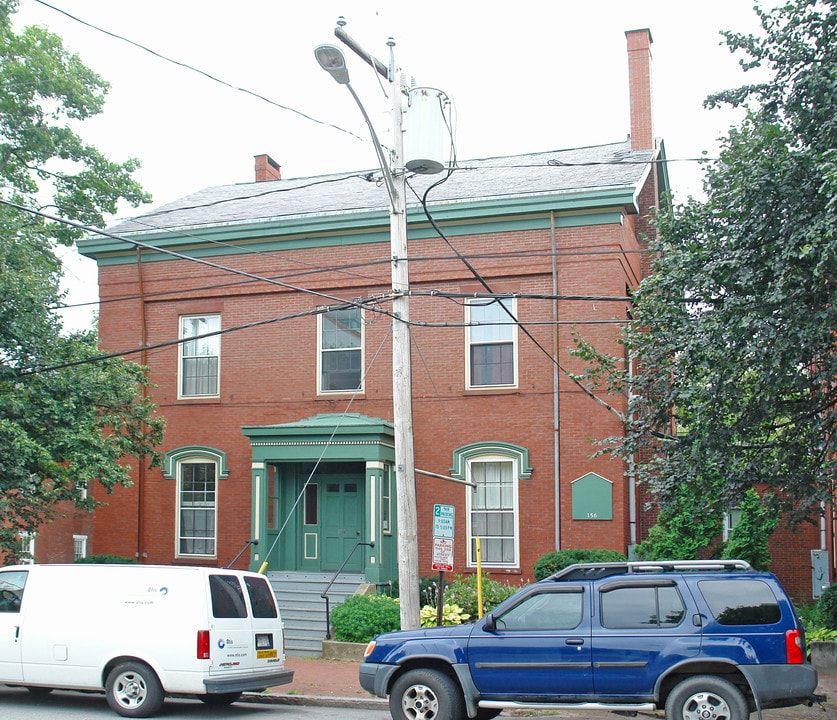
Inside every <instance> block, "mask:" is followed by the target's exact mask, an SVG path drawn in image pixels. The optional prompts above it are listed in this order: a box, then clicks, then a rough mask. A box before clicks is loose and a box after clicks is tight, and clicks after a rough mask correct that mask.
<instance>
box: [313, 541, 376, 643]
mask: <svg viewBox="0 0 837 720" xmlns="http://www.w3.org/2000/svg"><path fill="white" fill-rule="evenodd" d="M361 545H367V546H368V547H371V548H373V547H375V543H374V542H364V541H363V540H358V541H357V542H356V543H355V546H354V547H353V548H352V549H351V550H349V554H348V555H346V559H345V560H343V562H342V563H341V565H340V567H339V568H337V572H336V573H334V577H333V578H331V580H330V581H329V583H328V585H326V589H325V590H323V592H322V594H321V595H320V597H321V598H322V599H323V600H325V604H326V634H325V639H326V640H331V609H330V607H329V603H328V591H329V590H331V586H332V585H334V583H335V582H336V581H337V578H338V577H339V576H340V573H341V572H343V568H344V567H346V563H347V562H349V559H350V558H351V557H352V555H354V553H355V550H357V549H358V548H359V547H360V546H361Z"/></svg>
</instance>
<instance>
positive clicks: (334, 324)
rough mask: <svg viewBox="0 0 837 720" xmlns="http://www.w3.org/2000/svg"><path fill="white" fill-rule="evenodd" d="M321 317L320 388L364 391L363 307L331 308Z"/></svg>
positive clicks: (326, 390)
mask: <svg viewBox="0 0 837 720" xmlns="http://www.w3.org/2000/svg"><path fill="white" fill-rule="evenodd" d="M318 317H319V321H318V322H319V330H320V352H319V363H318V365H319V371H320V372H319V376H320V378H319V391H320V392H321V393H330V392H351V391H354V390H362V389H363V388H362V385H361V384H362V368H363V317H362V314H361V311H360V308H357V307H353V308H346V309H343V310H331V311H329V312H326V313H321V314H320V315H319V316H318Z"/></svg>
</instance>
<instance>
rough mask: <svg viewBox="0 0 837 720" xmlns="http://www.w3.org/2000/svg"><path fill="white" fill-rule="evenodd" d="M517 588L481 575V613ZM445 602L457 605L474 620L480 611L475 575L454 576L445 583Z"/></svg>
mask: <svg viewBox="0 0 837 720" xmlns="http://www.w3.org/2000/svg"><path fill="white" fill-rule="evenodd" d="M518 590H519V588H517V587H514V586H512V585H508V584H506V583H502V582H500V581H499V580H491V579H490V578H489V577H488V576H487V575H485V574H483V576H482V611H483V614H484V613H487V612H488V611H489V610H492V609H493V608H495V607H497V605H499V604H500V603H501V602H503V600H505V599H506V598H508V597H511V596H512V595H514V593H516V592H517V591H518ZM445 604H450V605H458V606H459V607H460V608H461V609H462V612H465V613H468V615H469V616H470V617H471V618H472V619H474V620H476V619H477V618H478V617H479V615H480V613H479V607H478V604H477V575H476V573H475V574H473V575H467V576H465V577H463V576H462V575H456V576H454V579H453V581H452V582H451V583H450V584H449V585H445Z"/></svg>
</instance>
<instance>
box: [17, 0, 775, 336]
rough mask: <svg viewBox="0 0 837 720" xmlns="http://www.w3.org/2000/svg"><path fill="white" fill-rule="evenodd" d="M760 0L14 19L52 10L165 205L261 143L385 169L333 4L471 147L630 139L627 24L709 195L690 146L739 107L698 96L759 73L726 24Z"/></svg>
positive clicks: (680, 154)
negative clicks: (324, 48) (102, 88)
mask: <svg viewBox="0 0 837 720" xmlns="http://www.w3.org/2000/svg"><path fill="white" fill-rule="evenodd" d="M754 2H755V0H703V1H702V2H700V3H690V2H685V0H587V2H577V1H576V0H551V1H550V2H546V1H544V0H517V2H514V3H507V4H505V5H502V6H500V7H499V8H498V9H492V8H490V6H489V4H488V3H486V2H484V1H480V2H477V1H472V0H444V1H443V0H423V2H420V3H419V2H415V3H406V2H399V3H395V2H392V0H389V1H387V2H384V1H383V0H341V1H340V2H337V1H335V0H308V1H307V2H290V0H237V2H234V3H231V2H229V1H226V2H220V1H219V0H142V1H139V0H133V1H131V0H49V3H48V4H49V5H51V6H52V7H53V8H59V9H60V10H62V11H64V12H65V13H68V14H70V15H72V16H74V17H75V18H77V20H74V19H72V18H70V17H67V15H65V14H62V13H61V12H58V11H56V10H55V9H52V8H51V7H49V6H48V5H47V4H45V3H42V2H37V0H20V11H19V12H18V14H17V15H16V18H15V24H16V25H17V26H18V27H19V26H21V25H23V24H39V25H46V26H47V27H49V28H50V29H51V30H52V31H54V32H55V33H57V34H58V35H60V36H61V37H63V38H64V41H65V46H66V47H67V48H68V49H69V50H70V51H72V52H76V53H78V54H79V55H80V56H81V58H82V60H83V61H84V62H85V63H86V64H87V65H88V66H89V67H91V68H92V69H93V70H95V71H96V72H98V73H99V74H100V75H102V76H103V77H104V78H105V79H106V80H108V81H109V82H110V83H111V90H110V92H109V95H108V102H107V104H106V107H105V111H104V113H102V114H101V115H100V116H98V117H96V118H94V119H92V120H89V121H86V122H85V123H84V125H83V126H82V127H81V129H80V131H81V133H82V134H83V136H84V137H85V138H86V139H87V140H89V141H91V142H93V143H94V144H95V145H96V146H97V147H99V148H100V149H101V150H102V151H103V152H105V153H106V154H107V155H108V156H109V157H110V158H111V159H112V160H116V161H123V160H125V159H126V158H128V157H135V158H138V159H139V160H140V161H141V162H142V168H141V169H140V170H139V171H138V172H137V173H136V177H137V178H138V180H139V181H140V182H141V183H142V185H143V186H144V187H145V189H146V190H147V191H148V192H150V193H151V194H152V196H153V198H154V204H155V205H160V204H164V203H166V202H170V201H172V200H175V199H177V198H179V197H182V196H184V195H186V194H188V193H191V192H194V191H196V190H199V189H202V188H205V187H210V186H215V185H224V184H229V183H241V182H251V181H252V180H253V156H254V155H259V154H262V153H267V154H269V155H270V156H271V157H273V158H274V159H275V160H276V161H277V162H278V163H279V164H280V165H281V166H282V175H283V177H285V178H290V177H305V176H310V175H319V174H325V173H332V172H342V171H346V170H358V169H367V168H374V167H376V159H375V155H374V151H373V149H372V145H371V143H370V141H369V140H368V132H367V130H366V129H365V126H364V124H363V119H362V116H361V114H360V112H359V111H358V109H357V107H356V105H355V104H354V102H353V101H352V99H351V97H350V95H349V93H348V92H347V91H346V90H345V89H344V88H341V87H339V86H338V85H337V84H336V83H335V82H334V81H333V80H332V79H331V78H330V77H329V76H328V75H327V74H326V73H325V72H324V71H323V70H322V69H321V68H320V67H319V65H318V64H317V62H316V60H315V59H314V48H315V47H316V46H317V45H319V44H324V43H327V44H335V45H340V42H339V41H338V40H337V39H336V38H335V37H334V34H333V31H334V27H335V24H336V20H337V18H338V17H339V16H340V15H343V16H345V18H346V20H347V25H346V30H347V32H348V33H349V34H350V35H352V36H353V37H354V38H355V39H356V40H357V41H358V42H359V43H360V44H361V45H362V46H363V47H364V48H365V49H366V50H367V51H369V52H370V53H372V54H373V55H375V56H376V57H378V58H380V59H381V60H383V61H384V62H387V61H388V57H389V48H388V47H387V39H388V38H389V37H392V38H393V39H394V40H395V43H396V44H395V48H394V52H395V60H396V64H397V65H398V66H400V67H401V68H402V70H403V71H404V72H405V73H406V74H407V75H408V76H412V77H414V78H415V82H416V84H417V85H419V86H428V87H433V88H437V89H440V90H442V91H443V92H444V93H446V94H447V95H448V96H449V97H450V99H451V101H452V102H453V106H454V111H455V118H456V128H455V130H456V138H455V140H456V154H457V157H458V158H459V159H461V160H468V159H475V158H485V157H494V156H501V155H515V154H520V153H527V152H538V151H544V150H557V149H562V148H571V147H581V146H586V145H598V144H603V143H610V142H618V141H621V140H624V139H625V137H626V136H627V134H628V132H629V125H630V118H629V110H628V69H627V48H626V40H625V31H626V30H634V29H638V28H649V29H650V31H651V35H652V38H653V41H654V42H653V44H652V47H651V51H652V56H653V64H652V73H653V94H654V113H655V134H656V135H657V136H658V137H660V138H662V139H663V140H664V141H665V145H666V153H667V156H668V158H669V160H671V161H672V163H671V165H670V168H669V175H670V179H671V183H672V187H673V189H674V191H675V194H676V196H677V197H678V198H680V199H685V198H686V196H687V195H690V194H691V195H696V194H700V188H701V171H700V169H699V167H698V165H697V163H695V162H694V161H693V159H694V158H697V157H699V156H701V154H702V153H704V152H708V153H709V155H710V156H713V154H714V152H715V149H716V147H717V146H716V139H717V138H718V137H719V136H721V135H723V134H724V133H725V132H726V130H727V128H728V127H729V126H730V125H732V124H734V123H736V122H737V121H738V119H739V116H738V115H736V114H735V113H733V112H731V111H727V110H724V111H719V110H711V111H710V110H704V109H703V107H702V103H703V100H704V99H705V97H706V96H707V95H708V94H710V93H712V92H715V91H718V90H722V89H726V88H730V87H737V86H739V85H742V84H744V83H745V82H749V81H750V80H751V77H750V76H749V75H745V74H744V73H743V72H742V70H741V69H740V67H739V65H738V60H739V57H738V56H734V55H731V54H730V52H729V50H728V49H727V48H726V47H725V46H724V45H723V44H722V38H721V36H720V31H721V30H735V31H739V32H755V31H757V29H758V19H757V17H756V14H755V13H754V12H753V9H752V7H753V4H754ZM775 4H776V3H775V2H771V1H768V2H764V3H762V5H767V6H773V5H775ZM79 20H80V21H83V22H84V23H89V24H88V25H85V24H83V23H82V22H79ZM91 25H93V26H96V28H99V29H95V28H93V27H90V26H91ZM102 30H104V31H108V32H109V33H112V34H113V35H118V36H122V37H123V38H125V39H127V40H130V41H132V42H133V43H136V44H138V45H142V46H145V47H146V48H148V49H150V50H153V51H154V52H156V53H158V54H159V55H160V56H164V57H165V58H169V59H170V60H174V61H177V62H179V63H182V64H183V65H187V66H191V68H194V69H189V68H187V67H183V66H182V65H176V64H173V63H172V62H170V61H168V60H166V59H163V58H161V57H159V56H156V55H153V54H151V53H149V52H147V51H145V50H142V49H140V48H138V47H137V46H136V45H132V44H130V43H128V42H126V41H125V40H121V39H118V38H115V37H113V36H112V35H108V34H106V33H105V32H102ZM344 49H345V48H344ZM345 50H346V56H347V63H348V65H349V71H350V74H351V80H352V85H353V87H354V88H355V89H356V90H357V92H358V94H359V95H360V97H361V100H362V101H363V103H364V106H365V107H366V109H367V111H368V113H369V115H370V116H371V117H372V119H373V122H374V123H375V124H376V127H377V130H378V133H379V135H380V136H381V140H382V141H383V142H384V143H387V142H388V138H389V128H390V123H391V121H390V119H389V115H388V111H389V101H388V100H387V99H386V98H385V96H384V94H383V90H382V88H381V86H380V84H379V82H378V79H377V76H376V74H375V73H374V72H373V71H372V69H371V68H369V67H368V66H367V65H366V64H364V63H363V62H362V61H361V60H360V59H359V58H358V57H357V56H355V55H353V54H352V53H351V51H349V50H348V49H345ZM197 71H200V72H197ZM207 75H209V76H212V77H214V78H216V79H217V80H213V79H211V78H210V77H207ZM219 80H220V81H223V82H224V83H228V84H222V83H221V82H218V81H219ZM230 85H231V86H235V87H236V88H241V89H243V90H246V91H249V92H243V91H242V90H238V89H233V88H232V87H230ZM251 93H252V94H251ZM253 94H257V95H261V96H263V97H264V98H266V100H265V99H259V98H257V97H254V95H253ZM279 105H281V106H285V108H289V109H283V108H281V107H279ZM304 116H308V117H304ZM309 118H313V119H309ZM333 126H337V128H339V129H337V128H335V127H333ZM146 210H147V208H145V209H140V210H138V211H134V210H132V209H131V208H127V207H126V208H125V211H124V212H123V213H122V215H131V214H138V213H139V212H144V211H146ZM66 274H67V277H66V280H67V285H68V286H69V287H71V288H72V296H71V298H70V300H69V301H70V302H76V303H78V302H89V301H94V300H95V299H96V288H95V285H96V280H95V277H96V274H95V264H94V263H93V262H92V261H87V260H83V259H82V260H78V259H74V258H68V260H67V263H66ZM89 316H90V308H88V309H86V310H84V311H82V312H77V313H73V314H70V315H67V316H65V318H66V321H67V323H68V325H71V326H79V325H83V324H85V323H86V322H88V319H89Z"/></svg>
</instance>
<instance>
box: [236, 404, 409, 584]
mask: <svg viewBox="0 0 837 720" xmlns="http://www.w3.org/2000/svg"><path fill="white" fill-rule="evenodd" d="M242 432H243V434H244V435H245V436H246V437H248V438H249V439H250V447H251V468H252V529H253V535H252V537H253V538H254V539H255V540H257V541H258V544H257V545H256V546H255V547H254V548H253V551H252V555H251V562H250V566H251V568H253V569H255V570H258V569H259V568H260V567H261V566H262V564H263V563H265V562H267V564H268V569H269V570H285V571H309V572H334V571H336V570H338V569H339V568H340V567H341V565H343V563H344V562H345V563H346V564H345V565H344V566H343V567H344V570H347V571H354V572H361V573H363V574H364V575H365V576H366V580H367V582H370V583H385V582H388V581H390V580H394V579H396V577H397V554H396V553H397V549H396V543H397V531H396V528H395V511H394V507H395V506H394V502H395V497H394V481H393V471H392V468H393V463H394V453H395V451H394V443H393V426H392V423H390V422H387V421H385V420H381V419H379V418H371V417H368V416H365V415H359V414H323V415H316V416H314V417H310V418H307V419H305V420H300V421H298V422H293V423H286V424H281V425H265V426H253V427H244V428H242ZM358 543H374V546H371V547H370V546H369V545H358ZM347 558H348V560H347Z"/></svg>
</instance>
